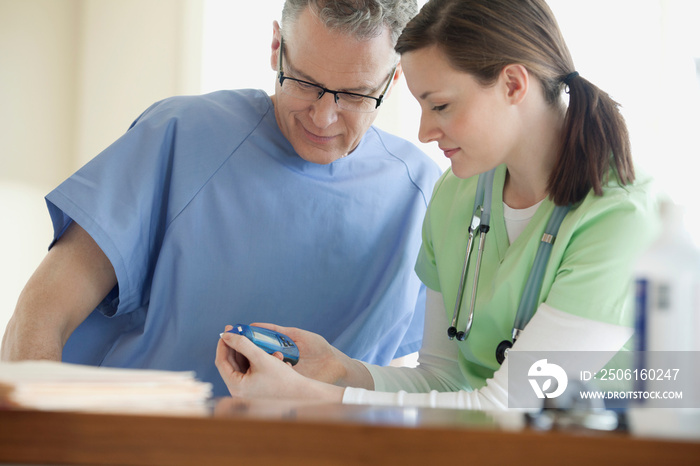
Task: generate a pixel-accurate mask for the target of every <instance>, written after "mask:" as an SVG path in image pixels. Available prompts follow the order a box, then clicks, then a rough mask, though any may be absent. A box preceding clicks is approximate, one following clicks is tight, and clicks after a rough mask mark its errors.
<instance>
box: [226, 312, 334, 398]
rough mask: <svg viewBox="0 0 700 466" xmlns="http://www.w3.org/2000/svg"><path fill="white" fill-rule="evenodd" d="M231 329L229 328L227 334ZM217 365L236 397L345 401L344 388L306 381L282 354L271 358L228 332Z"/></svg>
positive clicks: (240, 337) (247, 340)
mask: <svg viewBox="0 0 700 466" xmlns="http://www.w3.org/2000/svg"><path fill="white" fill-rule="evenodd" d="M231 328H232V327H231V326H226V330H230V329H231ZM289 336H290V337H292V335H289ZM292 338H293V337H292ZM215 362H216V368H217V369H218V370H219V374H221V377H222V379H223V380H224V383H225V384H226V386H227V387H228V389H229V392H230V393H231V395H234V396H241V397H247V398H291V399H317V400H319V401H333V402H338V403H339V402H341V401H342V398H343V389H342V388H340V387H335V386H333V385H328V384H325V383H320V382H318V381H315V380H312V379H309V378H306V377H304V376H303V375H301V374H299V373H297V372H296V371H294V370H293V369H292V368H291V366H290V365H289V364H288V363H285V362H282V355H281V354H280V353H275V355H269V354H267V353H266V352H265V351H263V350H262V349H260V348H258V347H257V346H256V345H255V344H254V343H253V342H252V341H250V340H249V339H248V338H246V337H244V336H242V335H237V334H234V333H229V332H225V333H224V334H223V335H222V337H221V339H220V340H219V344H218V345H217V347H216V361H215Z"/></svg>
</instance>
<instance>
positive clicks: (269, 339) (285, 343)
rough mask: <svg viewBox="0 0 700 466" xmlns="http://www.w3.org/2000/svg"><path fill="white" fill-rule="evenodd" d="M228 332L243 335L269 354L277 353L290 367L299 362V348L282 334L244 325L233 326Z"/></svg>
mask: <svg viewBox="0 0 700 466" xmlns="http://www.w3.org/2000/svg"><path fill="white" fill-rule="evenodd" d="M229 332H231V333H237V334H239V335H243V336H244V337H246V338H248V339H249V340H250V341H252V342H253V343H255V344H256V345H257V346H258V347H259V348H262V349H263V350H264V351H266V352H267V353H269V354H273V353H276V352H278V351H279V352H280V353H282V355H283V356H284V362H288V363H291V364H292V365H294V364H296V363H298V362H299V348H297V345H296V344H294V341H293V340H292V339H291V338H289V337H288V336H287V335H285V334H283V333H279V332H275V331H274V330H268V329H266V328H262V327H254V326H252V325H244V324H237V325H234V326H233V329H231V330H229Z"/></svg>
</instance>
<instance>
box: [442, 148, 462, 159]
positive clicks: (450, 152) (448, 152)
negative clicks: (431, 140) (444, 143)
mask: <svg viewBox="0 0 700 466" xmlns="http://www.w3.org/2000/svg"><path fill="white" fill-rule="evenodd" d="M440 150H442V152H443V153H444V154H445V157H447V158H448V159H449V158H450V157H452V156H453V155H455V154H456V153H457V152H459V148H456V149H442V148H440Z"/></svg>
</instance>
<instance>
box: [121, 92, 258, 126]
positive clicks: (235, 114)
mask: <svg viewBox="0 0 700 466" xmlns="http://www.w3.org/2000/svg"><path fill="white" fill-rule="evenodd" d="M271 107H272V102H271V101H270V98H269V96H268V95H267V94H266V93H265V92H263V91H261V90H256V89H241V90H222V91H215V92H211V93H208V94H202V95H180V96H173V97H168V98H166V99H163V100H160V101H158V102H156V103H154V104H153V105H151V106H150V107H149V108H148V109H146V111H144V112H143V114H141V116H140V117H139V118H138V119H137V120H136V121H135V122H134V124H136V123H139V122H140V121H143V120H156V121H163V120H173V119H176V120H178V121H180V122H183V123H186V124H192V125H196V126H201V125H207V126H211V125H214V126H219V125H222V124H226V125H228V124H230V121H231V120H240V121H251V120H259V119H260V118H262V116H263V115H265V114H266V113H267V112H268V111H269V110H270V108H271Z"/></svg>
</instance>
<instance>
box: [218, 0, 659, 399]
mask: <svg viewBox="0 0 700 466" xmlns="http://www.w3.org/2000/svg"><path fill="white" fill-rule="evenodd" d="M396 50H397V51H398V52H399V53H400V54H401V56H402V66H403V70H404V73H405V76H406V81H407V83H408V87H409V89H410V91H411V93H412V94H413V95H414V97H415V98H416V99H417V100H418V102H419V103H420V105H421V109H422V117H421V126H420V135H419V136H420V139H421V141H423V142H431V141H435V142H437V144H438V145H439V146H440V148H441V149H442V150H443V151H444V153H445V156H446V157H448V158H449V159H450V163H451V168H450V169H449V170H447V171H446V173H445V174H444V175H443V177H442V178H441V179H440V180H439V181H438V183H437V184H436V186H435V189H434V192H433V197H432V200H431V204H430V207H429V210H428V213H427V215H426V219H425V223H424V229H423V246H422V248H421V251H420V254H419V257H418V260H417V263H416V272H417V273H418V276H419V277H420V278H421V280H422V281H423V282H424V283H425V284H426V285H427V286H428V288H429V291H428V297H427V306H426V308H427V309H426V319H425V321H426V326H425V332H424V341H423V347H422V349H421V351H420V353H419V366H418V367H417V368H414V369H411V368H391V367H388V368H383V367H375V366H370V365H366V364H363V363H360V362H359V361H354V360H350V359H349V358H347V357H345V356H344V355H342V354H340V353H339V352H338V351H336V350H334V349H333V348H331V347H330V346H329V345H327V344H326V343H325V342H324V341H323V340H322V339H321V338H320V337H317V336H315V335H312V334H309V333H307V332H303V331H300V330H297V329H289V328H278V327H275V326H268V327H269V328H273V329H276V330H279V331H282V332H283V333H286V334H288V335H289V336H291V337H292V338H293V339H294V340H295V341H297V343H298V345H299V347H300V352H301V362H300V363H299V365H298V366H297V370H296V371H295V370H293V369H291V368H290V367H288V366H287V365H285V364H284V363H282V362H281V361H279V359H276V358H273V357H270V356H269V355H267V354H265V353H263V352H262V351H261V350H258V349H257V348H256V347H254V346H253V345H252V344H251V343H250V342H249V341H247V340H246V339H244V338H241V337H238V336H236V335H231V334H225V335H224V337H223V338H222V340H221V341H220V342H219V346H218V351H217V358H216V362H217V367H218V368H219V372H220V373H221V375H222V377H223V378H224V381H225V382H226V384H227V386H228V387H229V390H230V391H231V393H232V394H233V395H243V396H279V397H288V398H292V397H293V398H312V399H322V400H335V401H338V402H340V401H341V400H342V401H343V402H345V403H372V404H411V405H419V406H441V407H461V408H473V409H501V408H506V407H508V406H509V402H510V405H511V406H512V405H513V403H512V401H513V400H512V399H510V400H509V390H508V365H509V360H511V359H512V358H513V357H515V355H517V354H518V353H528V352H535V351H549V352H554V351H556V352H567V353H565V354H571V355H572V356H570V358H576V356H575V355H581V354H584V353H585V354H586V355H587V359H586V362H585V363H584V367H585V368H586V370H590V371H592V372H595V371H597V370H598V369H600V368H601V367H602V366H603V365H604V364H605V363H606V362H607V361H608V359H609V357H610V354H614V352H617V351H618V350H620V349H621V348H622V347H623V346H624V345H625V343H627V342H628V340H629V339H630V337H631V335H632V333H633V332H632V329H631V323H632V314H633V304H632V299H631V293H630V281H631V280H630V278H631V271H632V270H631V268H632V266H633V264H634V260H635V258H636V257H637V256H638V255H639V254H640V253H641V252H643V251H644V250H645V249H646V247H647V246H648V245H649V244H650V243H651V241H652V239H653V237H654V235H655V233H656V226H655V225H656V222H655V214H654V212H655V203H654V201H653V197H652V196H651V195H650V192H649V191H650V187H649V183H648V181H647V180H639V179H637V180H635V172H634V168H633V163H632V158H631V154H630V147H629V140H628V134H627V129H626V126H625V123H624V120H623V118H622V116H621V115H620V113H619V110H618V105H617V104H616V103H615V102H614V101H613V100H612V99H611V98H610V97H609V96H608V95H607V94H605V93H604V92H602V91H601V90H600V89H598V88H597V87H596V86H594V85H593V84H592V83H590V82H588V81H587V80H586V79H585V78H583V77H582V76H579V75H578V73H577V72H576V71H575V68H574V64H573V61H572V59H571V56H570V54H569V51H568V49H567V47H566V44H565V43H564V40H563V37H562V35H561V33H560V31H559V28H558V25H557V23H556V20H555V19H554V16H553V14H552V12H551V10H550V9H549V7H548V6H547V5H546V3H545V2H544V1H543V0H527V1H523V0H431V1H430V2H428V3H427V4H426V5H425V6H424V7H423V9H422V10H421V12H420V13H419V15H418V16H417V17H415V18H414V19H413V20H412V21H411V22H410V23H409V25H408V26H407V27H406V29H405V30H404V32H403V34H402V35H401V37H400V39H399V41H398V44H397V46H396ZM567 94H568V97H569V101H568V105H567V103H566V99H565V96H566V95H567ZM491 170H494V171H493V186H492V191H488V190H487V192H489V193H490V194H491V196H492V199H491V204H492V208H491V212H490V215H491V221H490V228H489V233H488V240H486V241H485V242H484V243H483V250H482V253H483V256H482V257H481V259H479V258H478V257H475V255H476V254H478V253H474V254H472V255H471V258H470V260H469V261H468V263H469V266H468V267H467V268H466V274H464V276H463V267H464V258H465V250H466V249H467V246H468V239H467V238H468V231H469V226H470V224H471V223H472V222H473V219H474V217H473V213H474V211H475V209H476V208H477V207H479V206H480V205H483V203H476V204H475V196H476V195H477V194H476V191H477V190H476V187H477V183H478V176H477V175H479V174H482V173H487V172H489V171H491ZM555 206H567V207H568V208H569V210H568V213H566V214H565V217H564V218H563V221H562V223H561V226H560V227H559V230H558V233H557V234H556V235H555V236H556V241H554V244H553V246H552V247H551V255H550V257H549V261H548V263H547V265H546V268H545V273H544V276H543V278H542V279H541V280H542V284H541V287H540V288H539V292H535V294H534V304H533V310H535V308H536V312H535V313H534V316H533V317H532V318H531V320H529V323H528V324H527V326H526V327H525V328H524V330H522V332H520V333H519V334H518V335H516V336H517V337H518V338H517V340H516V341H515V343H513V347H512V349H510V350H509V351H508V352H506V351H503V350H504V349H505V347H503V346H502V345H501V347H500V350H501V351H500V354H497V351H496V349H497V348H498V347H499V345H500V344H501V342H510V341H511V340H512V332H513V329H514V321H515V319H516V312H517V309H518V306H519V303H520V300H521V296H522V295H523V292H524V290H525V283H526V281H527V279H528V276H529V274H530V270H531V268H532V264H533V262H534V260H535V256H536V254H537V249H538V247H539V244H540V242H541V238H542V236H543V232H544V231H545V227H546V226H547V223H548V221H549V219H550V217H552V213H553V212H554V210H555ZM476 210H477V213H481V210H480V209H476ZM558 211H562V209H558ZM563 211H564V212H566V211H565V210H563ZM477 223H478V221H477ZM475 234H476V236H477V237H478V229H477V231H476V232H475ZM477 237H475V238H474V243H475V244H476V243H477V242H478V238H477ZM479 255H481V254H479ZM476 262H481V265H480V271H479V277H478V282H477V286H476V294H475V296H472V295H473V292H472V288H473V284H474V283H475V279H474V270H475V268H479V267H478V265H477V264H476ZM472 299H473V300H474V306H473V312H472V311H471V309H472V306H471V301H472ZM456 304H457V305H456ZM455 305H456V306H455ZM455 307H456V310H455ZM468 326H469V327H470V328H469V331H467V327H468ZM448 327H455V328H454V329H452V330H451V332H450V335H451V337H454V335H455V333H456V330H460V331H465V333H467V336H466V338H464V339H463V341H460V337H462V335H458V338H451V337H450V338H448V335H447V334H446V332H445V331H446V329H447V328H448ZM516 333H517V332H516ZM590 352H595V353H590ZM604 352H613V353H604ZM506 354H507V357H505V361H504V362H503V364H502V365H500V364H499V361H500V360H502V359H503V358H504V356H505V355H506ZM592 354H593V355H596V356H590V355H592ZM511 364H513V363H512V361H511ZM329 382H330V383H329ZM344 386H347V387H355V388H347V389H346V388H343V387H344ZM406 392H412V393H406ZM512 392H513V390H511V393H510V396H511V398H512V396H513V393H512Z"/></svg>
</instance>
